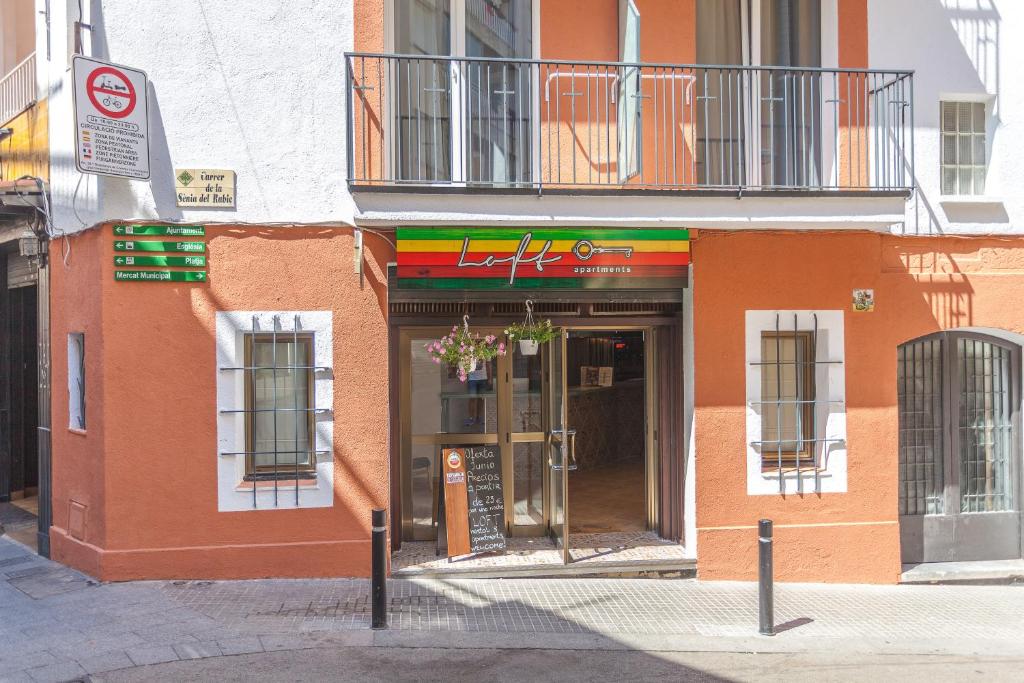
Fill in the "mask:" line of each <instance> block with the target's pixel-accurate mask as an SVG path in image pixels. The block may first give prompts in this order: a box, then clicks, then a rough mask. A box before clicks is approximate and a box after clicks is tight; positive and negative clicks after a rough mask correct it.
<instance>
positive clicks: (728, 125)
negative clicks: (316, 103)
mask: <svg viewBox="0 0 1024 683" xmlns="http://www.w3.org/2000/svg"><path fill="white" fill-rule="evenodd" d="M345 80H346V96H347V105H348V106H347V110H348V114H347V116H348V120H347V136H348V150H349V155H348V181H349V184H350V186H351V188H352V189H353V191H369V190H387V191H408V192H423V191H449V192H512V193H515V192H523V193H548V192H552V193H559V192H561V193H611V194H615V193H639V194H642V193H666V192H673V191H675V192H681V193H699V194H711V195H714V194H737V193H743V194H745V193H750V194H762V193H763V194H785V193H791V194H827V195H848V194H853V195H860V194H864V195H872V196H876V195H879V194H882V195H901V194H902V195H907V194H909V193H910V191H911V187H912V178H913V168H912V164H913V161H912V160H913V144H914V143H913V105H912V102H913V74H912V72H909V71H885V70H875V69H860V70H857V69H823V68H797V67H746V66H707V65H677V64H627V63H614V62H568V61H545V60H518V59H487V58H472V59H463V58H453V57H433V56H422V55H389V54H369V53H350V54H346V74H345Z"/></svg>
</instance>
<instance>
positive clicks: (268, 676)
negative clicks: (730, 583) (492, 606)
mask: <svg viewBox="0 0 1024 683" xmlns="http://www.w3.org/2000/svg"><path fill="white" fill-rule="evenodd" d="M1022 678H1024V660H1022V659H1017V658H1013V659H1009V658H997V657H992V658H984V659H978V658H971V657H957V656H948V655H941V656H940V655H935V656H927V655H912V656H907V655H868V656H865V655H848V654H844V655H836V656H830V655H822V654H804V653H801V654H752V653H732V652H636V651H627V652H624V651H593V650H587V651H584V650H493V649H487V650H483V649H481V650H473V649H439V648H390V647H367V648H330V649H328V648H318V649H311V650H292V651H284V652H269V653H260V654H255V655H239V656H234V657H214V658H209V659H200V660H195V661H179V662H171V663H167V664H157V665H152V666H142V667H136V668H133V669H123V670H120V671H114V672H110V673H107V674H103V675H101V676H96V677H94V678H92V679H91V680H93V681H111V682H114V681H209V680H216V681H254V680H258V681H326V680H332V681H388V682H391V681H417V682H419V681H474V682H475V683H483V682H485V681H526V682H528V683H538V682H540V681H559V682H560V683H566V682H568V681H615V682H616V683H622V682H623V681H786V682H787V683H792V682H793V681H803V680H806V681H815V683H821V682H822V681H872V680H874V681H901V682H902V681H928V683H941V682H942V681H956V682H958V683H959V682H961V681H972V680H976V681H986V683H988V682H991V681H1020V680H1021V679H1022Z"/></svg>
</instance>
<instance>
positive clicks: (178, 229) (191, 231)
mask: <svg viewBox="0 0 1024 683" xmlns="http://www.w3.org/2000/svg"><path fill="white" fill-rule="evenodd" d="M114 234H115V235H118V236H122V235H168V236H173V237H203V236H204V235H206V227H205V226H202V225H115V226H114Z"/></svg>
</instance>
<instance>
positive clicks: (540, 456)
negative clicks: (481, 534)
mask: <svg viewBox="0 0 1024 683" xmlns="http://www.w3.org/2000/svg"><path fill="white" fill-rule="evenodd" d="M450 330H451V328H450V327H423V328H407V329H403V330H402V331H401V332H400V334H399V345H400V346H399V376H398V381H399V392H400V398H399V416H400V420H399V422H400V466H401V501H402V505H401V507H402V537H403V538H404V539H405V540H410V541H412V540H431V539H433V538H435V537H436V531H435V525H436V522H437V517H436V515H437V502H438V496H439V495H440V492H441V486H440V468H439V461H438V458H439V457H440V455H439V454H440V451H441V448H443V447H446V446H473V445H494V446H497V447H498V448H499V450H500V453H501V463H502V481H503V484H504V505H505V521H506V524H505V528H506V532H507V533H508V534H509V535H510V536H543V534H544V532H545V529H546V528H547V527H546V525H547V508H546V497H545V491H546V490H547V489H546V487H547V484H548V481H547V472H546V466H545V460H544V456H545V453H544V448H545V444H546V441H547V431H548V430H547V419H548V418H547V410H546V408H545V405H544V396H545V374H546V373H545V372H544V365H543V364H544V363H545V362H546V361H547V358H548V355H547V352H546V350H543V349H542V350H541V352H540V353H539V354H538V355H535V356H524V355H522V354H520V352H519V349H518V348H517V347H511V348H510V349H509V353H508V355H505V356H502V357H499V358H495V359H494V360H491V361H490V362H488V363H486V364H484V365H483V366H481V367H479V368H478V369H477V370H476V371H474V372H473V373H470V375H469V377H468V378H467V380H466V381H465V382H462V381H460V380H459V377H458V374H457V373H456V372H455V371H454V370H453V369H451V368H449V367H448V366H446V365H444V364H439V363H435V362H434V359H433V358H432V357H431V355H430V353H429V351H428V350H427V346H428V345H429V344H430V343H432V342H433V341H434V340H436V339H438V338H440V337H441V336H443V335H445V334H447V333H448V332H449V331H450ZM474 330H475V331H479V332H480V333H481V334H494V335H496V336H500V335H501V334H502V333H503V330H502V328H500V327H494V328H488V327H474Z"/></svg>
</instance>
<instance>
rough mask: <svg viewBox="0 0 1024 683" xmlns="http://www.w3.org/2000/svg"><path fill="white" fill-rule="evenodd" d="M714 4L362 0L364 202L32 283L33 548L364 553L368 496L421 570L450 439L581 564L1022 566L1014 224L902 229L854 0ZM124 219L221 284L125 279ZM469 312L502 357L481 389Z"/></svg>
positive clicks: (208, 568)
mask: <svg viewBox="0 0 1024 683" xmlns="http://www.w3.org/2000/svg"><path fill="white" fill-rule="evenodd" d="M733 5H734V3H717V2H701V1H697V0H695V1H690V2H668V1H662V0H646V1H645V0H634V1H630V0H624V1H621V2H620V1H617V0H600V1H587V2H583V1H579V2H576V1H564V2H563V1H561V0H560V1H559V2H547V1H545V2H530V1H529V0H522V1H520V2H500V1H497V0H495V1H491V0H488V1H487V2H474V1H473V0H451V1H450V2H445V1H443V0H435V1H432V2H426V1H424V2H416V3H398V2H397V0H396V1H395V2H391V1H390V0H355V2H354V5H353V8H354V42H353V44H354V52H352V53H349V54H347V55H346V57H345V62H346V63H345V70H346V78H345V89H346V101H347V106H348V114H347V116H348V119H347V121H346V124H347V145H346V147H347V152H348V155H347V163H348V191H349V192H350V194H351V197H352V199H353V202H354V204H355V206H356V211H355V217H354V220H353V223H354V225H346V224H343V223H340V222H339V223H337V224H331V225H316V226H313V225H307V226H301V225H300V226H287V227H282V226H262V225H253V224H228V223H223V224H212V223H205V224H200V223H197V224H196V225H192V224H188V223H185V222H183V221H181V220H177V221H161V220H154V221H147V222H145V224H144V225H143V224H141V223H140V222H139V221H129V220H127V218H126V220H124V221H109V222H104V223H102V224H100V225H96V226H93V228H92V229H89V230H85V231H83V232H81V233H80V234H77V235H74V236H71V237H69V238H68V242H69V243H70V245H71V247H72V248H71V254H72V255H71V257H70V258H71V262H72V263H73V264H74V267H72V268H67V267H62V266H61V264H60V263H56V264H54V265H53V266H52V267H51V269H50V270H51V275H50V278H51V279H50V283H51V302H52V304H51V305H52V309H51V320H52V325H51V336H50V344H51V347H52V348H53V349H54V350H55V352H54V354H53V370H52V385H53V387H55V390H54V394H53V396H54V399H53V404H52V421H53V425H54V429H53V435H52V439H53V442H52V447H53V454H54V455H53V461H54V465H53V491H52V498H53V526H52V528H51V531H50V541H51V548H52V554H53V557H54V559H56V560H58V561H61V562H64V563H67V564H70V565H72V566H75V567H78V568H80V569H82V570H83V571H86V572H88V573H90V574H92V575H95V576H97V577H99V578H101V579H110V580H129V579H151V578H250V577H327V576H365V575H368V574H369V570H370V530H371V529H370V510H371V509H372V508H386V509H387V510H388V512H389V518H390V526H389V536H390V540H391V547H392V549H393V550H394V552H395V554H394V556H393V560H392V562H393V569H394V570H396V571H398V570H399V569H401V568H402V567H404V566H406V564H407V563H408V560H407V558H408V557H409V556H410V555H416V554H417V553H420V554H421V555H423V556H424V557H426V560H424V564H429V563H430V560H431V558H432V556H433V548H434V543H435V541H436V539H437V535H438V533H439V532H438V526H437V523H438V521H439V515H440V514H441V513H440V512H439V507H438V498H439V496H441V495H442V494H441V488H442V487H441V484H440V472H441V469H440V458H441V457H442V455H443V453H445V452H447V451H446V450H445V449H450V448H469V449H472V448H484V449H488V448H489V449H492V450H494V451H496V452H498V453H499V454H500V456H501V461H500V462H501V465H500V467H501V468H502V474H503V477H504V491H503V493H502V496H503V504H504V508H503V509H504V512H503V517H502V519H501V520H500V522H499V526H500V527H501V528H502V529H503V531H504V534H505V535H506V536H507V539H508V543H509V546H510V548H513V549H515V548H516V544H517V543H526V544H529V543H535V544H547V543H550V545H551V547H552V548H554V549H556V551H557V555H558V562H557V564H561V563H564V564H566V565H568V566H569V567H570V569H571V568H572V567H573V564H576V565H577V567H579V566H580V564H581V563H580V562H579V556H578V555H577V556H574V555H573V550H574V548H593V547H605V546H606V545H612V544H615V543H620V542H621V543H625V544H627V545H628V544H630V543H634V544H638V545H640V546H644V545H649V546H651V547H656V548H662V547H669V548H670V551H669V552H670V557H671V558H672V562H675V563H676V566H677V567H686V568H689V567H693V566H695V568H696V575H697V576H698V578H700V579H707V580H753V579H755V578H756V573H757V523H758V520H760V519H771V520H772V521H773V522H774V526H775V572H776V574H775V576H776V578H777V579H779V580H784V581H802V582H819V581H824V582H853V583H861V582H863V583H895V582H898V581H900V579H901V573H902V571H903V570H904V566H905V565H910V564H919V563H926V562H948V561H958V560H988V559H992V560H999V559H1011V558H1020V557H1021V548H1022V525H1021V516H1020V510H1021V493H1022V490H1024V485H1022V473H1024V465H1022V461H1021V450H1022V449H1021V438H1020V436H1021V434H1020V429H1021V425H1020V401H1021V387H1020V384H1021V382H1020V379H1021V372H1020V368H1021V365H1020V343H1021V342H1022V341H1024V316H1021V315H1020V314H1019V313H1018V312H1017V311H1018V310H1019V309H1020V307H1019V306H1016V305H1014V304H1015V303H1016V301H1017V299H1019V298H1021V296H1022V294H1021V292H1024V241H1022V240H1021V239H1020V238H1016V237H1006V238H994V237H927V238H925V237H911V236H902V235H897V234H894V230H893V225H894V224H897V223H899V221H901V220H902V217H903V211H904V205H905V202H906V201H907V200H908V197H910V196H911V194H912V192H913V189H914V179H913V177H912V174H913V171H912V165H910V164H908V163H906V162H907V158H908V155H909V156H910V157H911V158H912V156H913V119H912V117H910V116H909V114H904V113H902V112H904V111H905V110H904V109H902V108H901V107H903V105H905V104H906V102H908V101H909V102H912V101H913V86H912V73H911V72H907V71H900V70H888V69H871V68H869V65H870V60H869V51H868V46H869V40H868V37H869V36H868V26H869V22H868V3H867V2H866V0H833V1H831V2H823V3H800V2H795V3H789V2H772V1H770V0H765V1H764V2H739V1H737V2H736V3H735V6H733ZM726 6H728V7H726ZM702 36H703V37H702ZM712 38H714V40H712ZM893 111H899V112H901V113H900V114H899V115H892V116H890V113H891V112H893ZM339 191H341V189H340V188H339ZM538 207H539V208H538ZM127 226H131V227H132V228H133V229H138V230H139V232H138V233H136V234H135V235H136V236H135V237H133V236H132V235H131V234H127V235H126V234H125V233H124V232H123V230H124V229H125V228H126V227H127ZM146 226H150V227H152V228H154V231H152V232H149V233H147V232H146ZM182 227H192V228H201V231H200V232H192V233H189V232H184V233H183V232H175V230H180V229H181V228H182ZM161 231H163V232H161ZM152 235H165V236H164V237H151V236H152ZM166 235H171V236H166ZM189 235H191V237H190V236H189ZM121 239H125V240H129V241H130V240H132V239H135V240H137V241H145V240H148V239H167V240H195V241H197V242H201V243H202V245H203V246H202V250H201V253H203V254H204V255H205V258H206V261H205V266H204V268H205V270H204V271H203V272H204V273H205V276H204V277H203V279H202V280H193V281H166V282H142V281H125V279H124V278H123V277H122V276H119V275H117V274H116V273H117V271H121V270H123V269H124V267H125V266H123V262H120V261H118V259H119V258H124V257H125V256H126V252H125V250H124V249H123V248H121V247H119V246H118V245H117V242H118V240H121ZM555 255H557V257H558V259H560V260H561V263H559V262H558V259H555ZM353 256H355V258H353ZM546 258H550V259H551V260H550V261H545V259H546ZM353 262H355V263H354V265H353ZM255 264H273V275H268V272H267V270H266V269H265V268H262V267H255ZM171 270H173V272H179V273H184V272H194V271H190V270H189V269H187V268H184V267H175V268H172V269H171ZM527 302H529V303H527ZM528 312H529V313H531V314H532V316H533V318H534V319H535V320H545V319H547V320H551V322H552V324H553V326H554V327H555V328H557V329H558V330H560V332H559V333H558V334H557V335H556V336H555V338H554V339H552V340H550V341H547V342H546V343H544V344H542V345H541V348H540V351H539V352H538V353H537V354H536V355H531V354H528V353H526V352H525V351H524V350H523V348H521V347H520V346H519V345H518V344H517V342H516V339H515V338H514V337H512V336H509V333H508V330H509V327H510V325H512V324H513V323H516V322H522V321H523V320H524V316H526V315H527V313H528ZM462 325H472V328H473V329H474V330H477V331H479V332H480V334H481V335H493V336H494V344H495V345H496V344H499V343H500V344H501V345H502V353H501V354H499V355H497V356H496V357H495V358H493V359H488V360H487V361H486V362H482V363H477V364H475V365H473V366H472V367H470V368H467V369H466V372H465V373H464V374H465V375H466V376H465V377H459V374H460V373H459V371H458V370H457V369H456V370H451V369H448V368H446V367H445V366H444V364H442V363H435V362H434V359H433V358H432V357H431V353H432V351H431V348H432V344H433V342H434V340H438V339H440V338H442V337H443V336H445V335H447V334H448V333H449V332H452V331H457V329H458V328H459V327H460V326H462ZM69 335H83V336H84V339H85V342H84V343H85V345H86V348H87V351H86V353H85V355H84V357H83V361H82V365H81V367H75V365H74V361H73V358H72V356H71V354H70V353H69V354H68V355H67V356H65V354H64V353H63V349H64V348H65V347H66V346H67V345H68V340H69ZM279 354H280V356H279ZM79 384H84V386H86V387H88V390H87V393H86V394H85V395H86V396H87V397H88V400H87V402H85V403H84V404H80V405H79V404H75V402H74V400H73V398H69V399H68V400H65V397H66V394H65V393H64V388H65V387H68V391H67V395H69V396H72V397H73V395H74V394H75V390H74V387H76V386H78V385H79ZM282 402H284V405H282ZM76 419H80V420H81V424H82V425H85V426H84V427H75V426H74V424H75V421H76ZM64 425H70V426H69V427H68V428H66V429H65V428H64ZM548 538H550V539H551V540H550V541H548V540H547V539H548ZM623 539H627V540H625V541H624V540H623ZM546 547H547V546H546V545H545V548H546ZM582 564H583V565H585V564H586V563H585V562H584V563H582ZM649 566H650V567H654V566H655V565H654V564H652V565H649ZM658 566H660V567H662V568H664V566H663V565H658ZM630 567H631V569H632V570H636V571H640V570H643V569H644V565H643V564H642V563H641V564H639V565H630ZM627 568H629V567H627ZM495 571H496V572H497V573H499V574H500V572H501V569H500V563H499V569H497V570H495ZM617 571H620V572H621V571H624V570H623V569H622V568H621V567H620V568H618V569H617Z"/></svg>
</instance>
